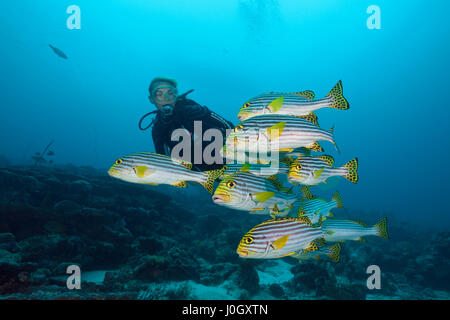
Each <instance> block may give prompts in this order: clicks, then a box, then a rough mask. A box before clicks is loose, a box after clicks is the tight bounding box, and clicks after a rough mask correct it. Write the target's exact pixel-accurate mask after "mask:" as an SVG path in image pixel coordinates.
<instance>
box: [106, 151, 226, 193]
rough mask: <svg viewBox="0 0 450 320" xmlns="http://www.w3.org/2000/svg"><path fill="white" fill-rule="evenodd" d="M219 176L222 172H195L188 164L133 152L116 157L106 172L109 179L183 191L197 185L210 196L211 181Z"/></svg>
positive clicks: (169, 158) (149, 153) (150, 153)
mask: <svg viewBox="0 0 450 320" xmlns="http://www.w3.org/2000/svg"><path fill="white" fill-rule="evenodd" d="M222 173H223V170H222V169H219V170H211V171H205V172H200V171H194V170H192V163H190V162H187V161H182V160H180V159H175V158H171V157H169V156H165V155H161V154H157V153H153V152H136V153H132V154H130V155H127V156H124V157H122V158H119V159H117V160H116V161H115V163H114V164H113V165H112V166H111V168H110V169H109V171H108V174H109V175H110V176H111V177H114V178H117V179H121V180H123V181H127V182H131V183H140V184H149V185H158V184H169V185H172V186H175V187H180V188H186V187H187V184H186V182H187V181H192V182H197V183H200V184H201V185H202V186H203V187H204V188H205V189H206V190H208V192H209V193H211V194H212V193H213V186H214V181H215V180H216V179H217V178H218V177H220V176H221V175H222Z"/></svg>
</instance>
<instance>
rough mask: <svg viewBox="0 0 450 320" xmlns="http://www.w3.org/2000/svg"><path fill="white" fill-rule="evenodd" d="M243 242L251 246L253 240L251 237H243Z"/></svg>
mask: <svg viewBox="0 0 450 320" xmlns="http://www.w3.org/2000/svg"><path fill="white" fill-rule="evenodd" d="M244 242H245V243H246V244H252V243H253V238H252V237H245V238H244Z"/></svg>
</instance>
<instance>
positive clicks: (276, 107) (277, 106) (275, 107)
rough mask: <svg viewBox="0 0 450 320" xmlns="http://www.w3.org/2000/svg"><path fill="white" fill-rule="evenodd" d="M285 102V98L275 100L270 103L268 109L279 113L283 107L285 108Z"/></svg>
mask: <svg viewBox="0 0 450 320" xmlns="http://www.w3.org/2000/svg"><path fill="white" fill-rule="evenodd" d="M283 101H284V97H283V96H281V97H278V98H276V99H275V100H273V101H272V102H271V103H269V105H268V106H267V108H268V109H269V110H270V111H271V112H278V111H279V110H280V109H281V107H282V106H283Z"/></svg>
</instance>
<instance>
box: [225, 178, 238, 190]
mask: <svg viewBox="0 0 450 320" xmlns="http://www.w3.org/2000/svg"><path fill="white" fill-rule="evenodd" d="M235 186H236V183H235V182H234V181H233V180H230V181H228V182H227V187H228V188H230V189H233V188H234V187H235Z"/></svg>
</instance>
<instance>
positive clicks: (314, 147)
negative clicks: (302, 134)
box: [306, 141, 323, 152]
mask: <svg viewBox="0 0 450 320" xmlns="http://www.w3.org/2000/svg"><path fill="white" fill-rule="evenodd" d="M306 148H308V149H310V150H312V151H317V152H323V148H322V147H321V146H320V144H319V143H318V142H317V141H316V142H314V143H311V144H310V145H309V146H306Z"/></svg>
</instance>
